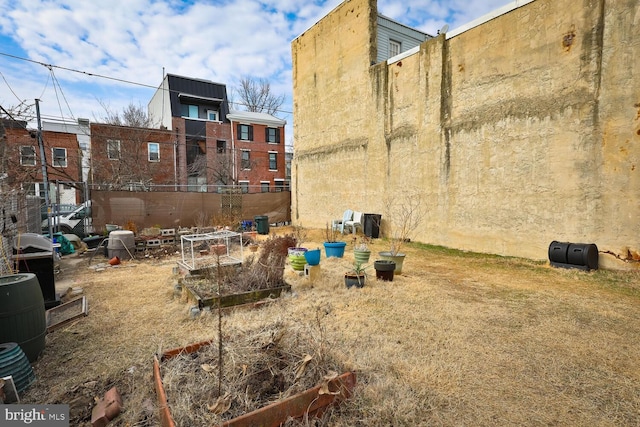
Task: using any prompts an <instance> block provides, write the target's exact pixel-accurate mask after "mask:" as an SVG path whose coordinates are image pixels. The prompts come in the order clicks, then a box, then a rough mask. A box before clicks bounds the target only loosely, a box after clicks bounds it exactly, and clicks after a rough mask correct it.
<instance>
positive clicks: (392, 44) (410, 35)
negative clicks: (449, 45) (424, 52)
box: [376, 14, 433, 62]
mask: <svg viewBox="0 0 640 427" xmlns="http://www.w3.org/2000/svg"><path fill="white" fill-rule="evenodd" d="M376 28H377V32H376V35H377V41H378V42H377V46H378V53H377V55H376V62H382V61H386V60H387V59H389V58H393V57H394V56H397V55H400V54H401V53H403V52H407V51H409V50H411V49H414V48H417V47H418V46H420V44H421V43H422V42H424V41H425V40H428V39H430V38H432V37H433V36H430V35H429V34H427V33H423V32H422V31H419V30H416V29H415V28H411V27H408V26H406V25H404V24H401V23H399V22H397V21H394V20H393V19H391V18H388V17H386V16H384V15H380V14H378V18H377V27H376Z"/></svg>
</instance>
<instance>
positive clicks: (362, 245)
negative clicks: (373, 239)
mask: <svg viewBox="0 0 640 427" xmlns="http://www.w3.org/2000/svg"><path fill="white" fill-rule="evenodd" d="M368 240H369V239H368V238H367V237H362V238H361V239H360V241H359V242H358V243H357V244H356V245H355V246H354V248H353V257H354V258H355V260H356V262H359V263H360V264H365V263H367V262H369V257H371V250H370V249H369V242H368Z"/></svg>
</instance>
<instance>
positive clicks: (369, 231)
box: [362, 213, 382, 239]
mask: <svg viewBox="0 0 640 427" xmlns="http://www.w3.org/2000/svg"><path fill="white" fill-rule="evenodd" d="M362 218H363V219H362V221H363V224H362V231H363V232H364V235H365V236H367V237H371V238H373V239H377V238H378V237H380V221H382V215H380V214H371V213H366V214H363V215H362Z"/></svg>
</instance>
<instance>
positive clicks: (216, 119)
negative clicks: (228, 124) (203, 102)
mask: <svg viewBox="0 0 640 427" xmlns="http://www.w3.org/2000/svg"><path fill="white" fill-rule="evenodd" d="M212 114H213V115H214V116H215V118H213V119H212V118H211V115H212ZM207 120H209V121H210V122H219V121H220V113H219V112H218V110H207Z"/></svg>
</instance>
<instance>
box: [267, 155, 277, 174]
mask: <svg viewBox="0 0 640 427" xmlns="http://www.w3.org/2000/svg"><path fill="white" fill-rule="evenodd" d="M269 170H272V171H275V170H278V153H269Z"/></svg>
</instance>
